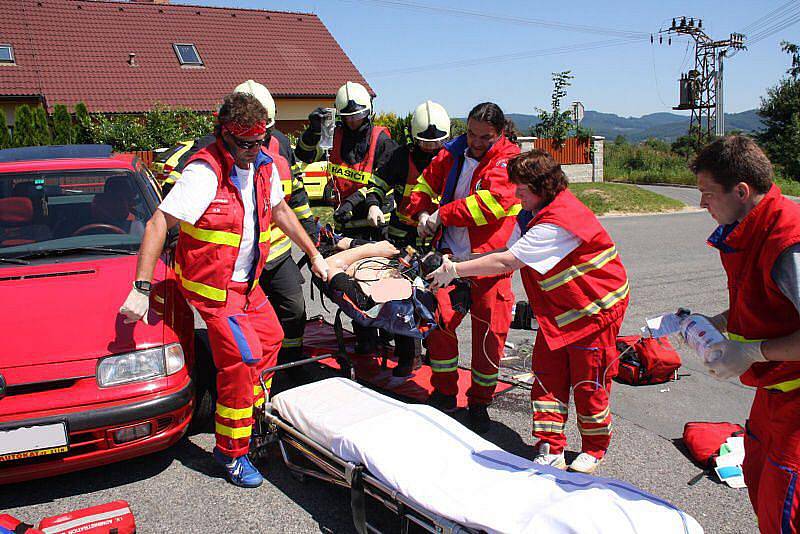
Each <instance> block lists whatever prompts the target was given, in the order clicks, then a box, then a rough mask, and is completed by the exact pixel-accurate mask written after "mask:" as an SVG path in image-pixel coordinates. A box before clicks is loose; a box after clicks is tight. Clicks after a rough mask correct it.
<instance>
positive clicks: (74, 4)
mask: <svg viewBox="0 0 800 534" xmlns="http://www.w3.org/2000/svg"><path fill="white" fill-rule="evenodd" d="M248 79H253V80H256V81H258V82H260V83H263V84H264V85H266V86H267V87H268V88H269V90H270V92H271V93H272V95H273V97H274V98H275V102H276V105H277V118H278V128H279V129H281V130H283V131H287V132H293V131H295V130H297V129H299V128H300V126H301V125H302V123H303V121H305V120H306V119H307V116H308V113H309V112H311V110H313V109H314V108H316V107H317V106H331V105H332V104H333V100H334V98H335V94H336V90H337V89H338V88H339V86H341V85H342V84H343V83H344V82H346V81H348V80H351V81H355V82H358V83H361V84H364V85H365V86H366V87H367V88H368V89H369V91H370V92H371V93H373V94H374V92H373V91H372V89H371V88H370V87H369V84H367V82H366V80H365V79H364V77H363V76H362V75H361V73H360V72H359V71H358V69H357V68H356V66H355V65H354V64H353V62H352V61H351V60H350V58H349V57H348V56H347V54H346V53H345V52H344V51H343V50H342V48H341V47H340V46H339V44H338V43H337V42H336V39H335V38H334V37H333V36H332V35H331V33H330V32H329V31H328V29H327V28H326V27H325V25H324V24H323V23H322V21H321V20H320V19H319V17H317V16H316V15H314V14H310V13H288V12H281V11H265V10H257V9H234V8H219V7H205V6H196V5H178V4H172V3H169V0H131V1H127V2H124V1H110V0H0V111H2V112H5V114H6V119H7V122H8V123H9V124H13V118H14V109H15V108H16V107H17V106H19V105H21V104H24V103H27V104H43V105H44V106H46V108H47V110H48V112H50V113H52V111H53V106H54V105H55V104H65V105H66V106H67V107H68V108H69V109H70V110H71V109H72V108H73V106H74V105H75V104H76V103H78V102H84V103H85V104H86V106H87V108H88V109H89V112H90V113H94V112H102V113H142V112H145V111H148V110H150V109H152V108H153V106H155V105H157V104H163V105H167V106H180V107H184V108H189V109H192V110H195V111H214V110H216V109H217V108H218V107H219V105H220V103H221V100H222V97H223V96H224V95H225V94H227V93H229V92H231V91H232V90H233V88H234V87H235V86H236V85H238V84H239V83H241V82H243V81H245V80H248Z"/></svg>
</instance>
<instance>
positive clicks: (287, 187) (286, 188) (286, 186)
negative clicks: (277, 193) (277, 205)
mask: <svg viewBox="0 0 800 534" xmlns="http://www.w3.org/2000/svg"><path fill="white" fill-rule="evenodd" d="M281 188H282V189H283V196H285V197H288V196H289V195H291V194H292V179H291V178H287V179H286V180H284V179H281Z"/></svg>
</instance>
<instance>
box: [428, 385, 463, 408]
mask: <svg viewBox="0 0 800 534" xmlns="http://www.w3.org/2000/svg"><path fill="white" fill-rule="evenodd" d="M428 404H429V405H430V406H433V407H434V408H436V409H437V410H441V411H443V412H444V413H453V412H455V411H456V410H458V405H457V404H456V396H455V395H445V394H444V393H442V392H440V391H437V390H433V393H431V396H430V397H429V398H428Z"/></svg>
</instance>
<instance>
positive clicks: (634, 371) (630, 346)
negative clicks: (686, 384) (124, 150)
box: [615, 336, 681, 386]
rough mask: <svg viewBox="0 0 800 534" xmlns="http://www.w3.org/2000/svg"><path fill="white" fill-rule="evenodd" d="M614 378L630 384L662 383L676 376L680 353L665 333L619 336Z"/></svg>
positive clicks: (679, 364)
mask: <svg viewBox="0 0 800 534" xmlns="http://www.w3.org/2000/svg"><path fill="white" fill-rule="evenodd" d="M617 350H618V351H619V353H620V358H619V371H618V372H617V376H616V377H615V380H616V381H617V382H622V383H623V384H629V385H631V386H642V385H647V384H661V383H663V382H668V381H670V380H674V379H675V378H676V374H677V371H678V368H679V367H680V366H681V357H680V355H679V354H678V353H677V352H676V351H675V349H674V348H672V344H670V342H669V340H668V339H667V338H666V337H658V338H649V337H647V338H643V337H639V336H620V337H618V338H617Z"/></svg>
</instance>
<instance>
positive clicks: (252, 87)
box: [233, 80, 276, 128]
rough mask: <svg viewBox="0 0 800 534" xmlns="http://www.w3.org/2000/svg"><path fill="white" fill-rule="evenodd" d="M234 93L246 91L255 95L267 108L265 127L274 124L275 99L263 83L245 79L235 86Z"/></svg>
mask: <svg viewBox="0 0 800 534" xmlns="http://www.w3.org/2000/svg"><path fill="white" fill-rule="evenodd" d="M233 92H234V93H248V94H251V95H253V96H254V97H256V99H257V100H258V101H259V102H261V105H262V106H264V109H266V110H267V128H270V127H272V126H274V125H275V111H276V109H275V100H274V99H273V98H272V95H271V94H270V93H269V89H267V88H266V87H265V86H264V85H262V84H260V83H258V82H255V81H253V80H247V81H246V82H242V83H240V84H239V85H237V86H236V89H234V90H233Z"/></svg>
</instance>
